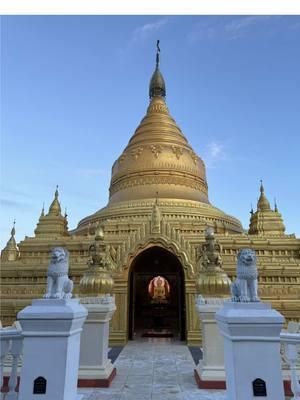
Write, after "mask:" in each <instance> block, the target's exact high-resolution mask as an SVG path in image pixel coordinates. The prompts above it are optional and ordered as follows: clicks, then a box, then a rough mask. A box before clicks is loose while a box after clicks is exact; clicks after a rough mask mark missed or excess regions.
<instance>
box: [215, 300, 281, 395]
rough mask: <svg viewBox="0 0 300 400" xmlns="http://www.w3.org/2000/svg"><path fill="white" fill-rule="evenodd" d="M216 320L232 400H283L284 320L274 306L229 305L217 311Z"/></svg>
mask: <svg viewBox="0 0 300 400" xmlns="http://www.w3.org/2000/svg"><path fill="white" fill-rule="evenodd" d="M216 320H217V323H218V325H219V328H220V331H221V333H222V335H223V337H224V356H225V369H226V387H227V396H228V399H230V400H253V398H256V397H263V398H264V399H269V400H283V399H284V391H283V379H282V373H281V358H280V331H281V329H282V325H283V322H284V318H283V316H282V315H281V314H280V313H279V312H277V311H276V310H274V309H272V308H271V305H270V304H263V303H259V302H257V303H255V302H249V303H239V302H226V303H224V306H223V308H222V309H220V310H219V311H217V313H216Z"/></svg>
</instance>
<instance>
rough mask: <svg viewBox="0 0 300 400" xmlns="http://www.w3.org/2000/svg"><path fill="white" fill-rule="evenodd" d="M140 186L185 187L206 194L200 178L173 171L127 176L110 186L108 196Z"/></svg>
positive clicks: (203, 183) (205, 188)
mask: <svg viewBox="0 0 300 400" xmlns="http://www.w3.org/2000/svg"><path fill="white" fill-rule="evenodd" d="M142 185H144V186H148V185H176V186H186V187H189V188H191V189H194V190H199V191H201V192H203V193H204V194H206V193H207V187H206V185H205V182H204V181H203V180H202V179H201V178H195V177H188V176H184V175H182V174H181V173H179V172H178V171H174V173H169V174H165V173H163V172H161V173H159V174H157V175H148V176H147V175H137V176H135V175H134V176H127V177H126V178H124V179H120V180H119V181H118V182H114V183H113V184H112V185H111V186H110V195H113V194H114V193H116V192H118V191H120V190H123V189H127V188H131V187H135V186H142Z"/></svg>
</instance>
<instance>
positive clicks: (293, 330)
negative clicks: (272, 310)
mask: <svg viewBox="0 0 300 400" xmlns="http://www.w3.org/2000/svg"><path fill="white" fill-rule="evenodd" d="M280 341H281V343H282V345H283V358H284V361H285V362H286V363H287V364H288V365H289V368H290V377H291V390H292V392H293V395H294V397H293V398H292V400H300V383H299V381H298V377H297V365H299V364H298V363H299V358H300V324H299V323H297V322H289V324H288V329H287V331H286V332H281V334H280Z"/></svg>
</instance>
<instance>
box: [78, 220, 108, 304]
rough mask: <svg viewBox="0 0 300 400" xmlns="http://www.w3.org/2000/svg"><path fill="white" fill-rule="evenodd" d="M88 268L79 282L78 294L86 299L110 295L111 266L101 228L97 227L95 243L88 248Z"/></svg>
mask: <svg viewBox="0 0 300 400" xmlns="http://www.w3.org/2000/svg"><path fill="white" fill-rule="evenodd" d="M88 266H89V269H88V270H87V271H86V272H85V273H84V275H83V277H82V279H81V281H80V293H81V294H83V295H84V296H87V297H99V296H103V295H106V294H110V295H111V294H112V293H113V288H114V280H113V278H112V276H111V274H110V270H111V264H110V261H109V258H108V257H107V251H106V244H105V242H104V232H103V229H102V227H101V226H98V227H97V229H96V233H95V241H94V243H93V244H92V245H91V246H90V247H89V261H88Z"/></svg>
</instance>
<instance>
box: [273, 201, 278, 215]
mask: <svg viewBox="0 0 300 400" xmlns="http://www.w3.org/2000/svg"><path fill="white" fill-rule="evenodd" d="M274 211H275V212H278V207H277V203H276V198H274Z"/></svg>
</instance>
